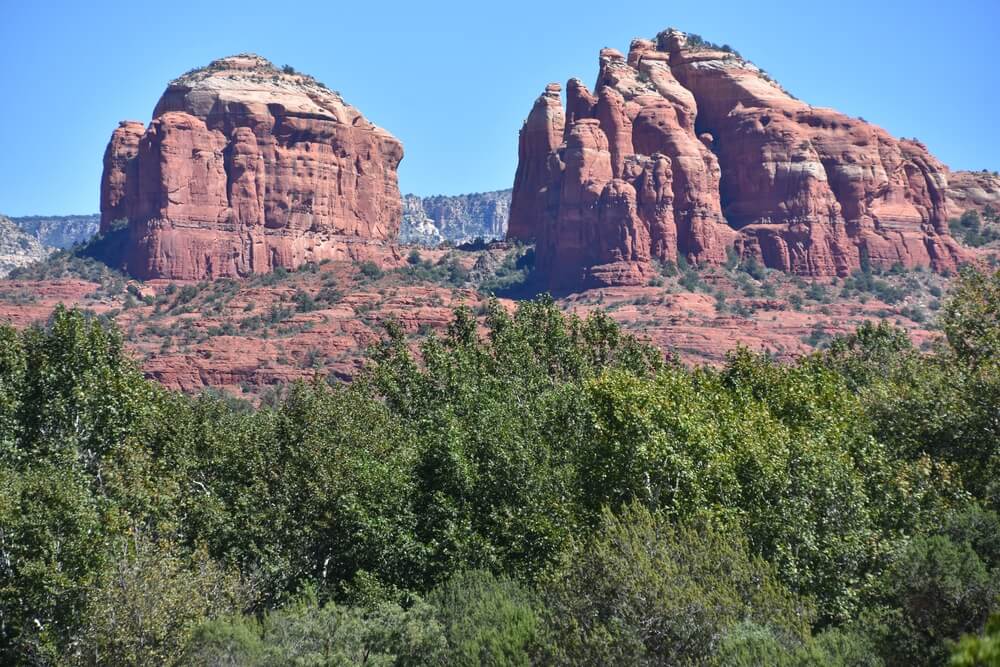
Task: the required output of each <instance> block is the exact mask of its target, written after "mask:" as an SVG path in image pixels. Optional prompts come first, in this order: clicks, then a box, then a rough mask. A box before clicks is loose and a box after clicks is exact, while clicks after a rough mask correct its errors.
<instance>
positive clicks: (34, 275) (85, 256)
mask: <svg viewBox="0 0 1000 667" xmlns="http://www.w3.org/2000/svg"><path fill="white" fill-rule="evenodd" d="M127 246H128V225H127V223H125V222H124V221H122V222H120V223H117V224H115V225H114V226H113V227H112V228H111V230H109V231H108V232H106V233H104V234H95V235H94V236H92V237H91V238H90V239H88V240H86V241H83V242H81V243H77V244H76V245H74V246H72V247H69V248H66V249H63V250H57V251H56V252H54V253H52V254H51V255H49V256H48V257H46V258H45V259H43V260H41V261H38V262H35V263H34V264H29V265H28V266H24V267H21V268H18V269H15V270H14V271H11V273H10V274H9V275H8V278H10V279H13V280H54V279H59V278H80V279H82V280H90V281H92V282H99V283H101V284H102V285H103V284H105V283H112V282H113V283H116V284H117V283H121V284H124V281H125V280H126V279H127V276H126V275H125V274H124V267H125V251H126V248H127Z"/></svg>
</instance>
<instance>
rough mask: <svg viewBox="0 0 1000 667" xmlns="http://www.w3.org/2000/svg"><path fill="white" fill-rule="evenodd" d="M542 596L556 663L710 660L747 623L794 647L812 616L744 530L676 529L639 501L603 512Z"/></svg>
mask: <svg viewBox="0 0 1000 667" xmlns="http://www.w3.org/2000/svg"><path fill="white" fill-rule="evenodd" d="M545 595H546V600H547V602H548V605H549V608H548V612H547V613H548V614H549V624H550V626H551V629H550V632H551V633H552V635H553V636H552V638H551V640H550V641H549V642H548V643H547V650H548V651H549V652H551V655H549V656H548V658H547V659H546V660H544V662H546V663H549V662H551V663H552V664H571V665H619V664H629V665H645V664H650V665H652V664H692V665H697V664H708V663H709V661H710V660H711V658H712V656H713V655H714V654H715V653H716V651H717V650H718V649H719V643H720V639H721V637H722V636H724V635H725V634H726V633H727V631H729V630H730V629H732V628H733V627H735V626H737V625H738V624H740V623H741V622H744V621H752V622H754V623H756V624H759V625H760V626H762V627H766V628H768V629H769V630H771V631H772V632H773V633H774V635H775V636H776V637H778V638H779V640H778V641H780V642H782V643H789V644H792V645H794V644H797V643H799V642H801V641H802V640H803V639H805V638H806V637H807V636H808V628H809V622H810V620H811V619H812V612H811V609H810V607H809V604H808V603H807V601H805V600H801V599H798V598H796V597H795V596H794V595H792V594H791V593H790V592H789V591H788V590H787V589H785V588H784V587H783V586H782V585H781V584H780V583H779V582H778V580H777V577H776V576H775V572H774V569H773V568H772V567H771V566H770V565H768V564H767V563H766V562H764V561H763V560H762V559H760V558H755V557H752V556H750V555H749V553H748V545H747V543H746V541H745V539H744V538H743V537H742V535H741V534H740V532H739V530H738V528H735V527H734V526H720V527H715V526H712V525H711V524H710V523H704V522H696V523H690V524H688V523H682V524H680V525H673V524H672V523H671V522H670V521H669V520H668V519H667V518H666V516H665V515H664V514H656V513H651V512H649V511H648V510H646V509H645V508H644V507H643V506H641V505H638V504H635V505H631V506H629V507H627V508H625V509H624V510H623V512H622V513H621V515H619V516H615V515H613V514H611V513H610V512H607V511H605V512H604V513H603V515H602V520H601V526H600V528H599V529H598V531H597V533H596V534H595V536H594V537H593V539H590V540H586V541H581V542H578V543H577V544H576V545H575V546H574V548H573V550H572V555H571V557H570V560H569V563H568V564H567V566H566V569H565V570H564V571H563V572H561V573H560V574H559V575H557V577H556V578H555V580H554V581H553V582H551V584H550V585H549V587H548V588H547V590H546V594H545Z"/></svg>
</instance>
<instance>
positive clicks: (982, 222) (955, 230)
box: [948, 207, 1000, 248]
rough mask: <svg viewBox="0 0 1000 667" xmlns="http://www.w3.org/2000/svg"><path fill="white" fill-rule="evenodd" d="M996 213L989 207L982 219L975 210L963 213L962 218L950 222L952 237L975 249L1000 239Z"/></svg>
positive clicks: (949, 227)
mask: <svg viewBox="0 0 1000 667" xmlns="http://www.w3.org/2000/svg"><path fill="white" fill-rule="evenodd" d="M996 222H997V219H996V213H995V212H994V211H993V210H992V209H990V208H989V207H987V209H986V210H984V211H983V215H982V217H980V215H979V213H978V212H977V211H975V210H968V211H965V212H964V213H962V215H961V217H958V218H952V219H951V220H949V221H948V229H949V231H951V235H952V236H954V237H955V238H957V239H959V240H960V241H962V242H963V243H965V244H966V245H968V246H971V247H973V248H978V247H980V246H984V245H986V244H987V243H992V242H993V241H996V240H997V239H1000V229H998V228H997V226H996Z"/></svg>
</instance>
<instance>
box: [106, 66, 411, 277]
mask: <svg viewBox="0 0 1000 667" xmlns="http://www.w3.org/2000/svg"><path fill="white" fill-rule="evenodd" d="M402 157H403V148H402V144H401V143H400V142H399V141H398V140H397V139H396V138H395V137H393V136H392V135H391V134H389V133H388V132H386V131H385V130H383V129H381V128H379V127H377V126H375V125H373V124H372V123H370V122H369V121H368V120H366V119H365V118H364V117H363V116H362V115H361V113H360V112H359V111H358V110H357V109H355V108H354V107H352V106H350V105H348V104H347V103H345V102H344V101H343V99H341V97H340V95H339V94H337V93H335V92H333V91H331V90H329V89H327V88H326V87H325V86H323V85H322V84H320V83H318V82H317V81H316V80H315V79H313V78H312V77H309V76H306V75H302V74H299V73H296V72H294V70H291V69H290V68H283V69H281V70H279V69H277V68H276V67H274V66H273V65H272V64H271V63H270V62H268V61H267V60H265V59H263V58H261V57H259V56H255V55H250V54H244V55H239V56H232V57H228V58H223V59H221V60H216V61H214V62H213V63H211V64H210V65H208V67H205V68H202V69H198V70H193V71H192V72H189V73H187V74H185V75H184V76H182V77H180V78H178V79H176V80H174V81H172V82H171V83H170V85H169V86H168V87H167V90H166V92H164V94H163V96H162V97H161V98H160V101H159V102H158V103H157V105H156V108H155V110H154V111H153V121H152V123H150V125H149V127H148V128H143V126H142V125H141V124H140V123H136V122H130V121H126V122H123V123H121V124H120V126H119V127H118V129H116V130H115V132H114V133H113V134H112V137H111V141H110V142H109V144H108V148H107V151H106V152H105V156H104V174H103V177H102V179H101V229H102V231H107V230H109V229H110V228H111V226H112V223H113V222H114V221H116V220H123V219H124V220H128V222H129V229H128V235H129V240H128V244H127V247H128V250H127V252H126V255H127V256H126V258H125V263H126V266H127V269H128V270H129V272H130V273H132V274H133V275H135V276H136V277H139V278H175V279H202V278H216V277H222V276H242V275H247V274H251V273H261V272H267V271H270V270H272V269H274V268H275V267H279V266H281V267H286V268H287V267H295V266H298V265H300V264H302V263H304V262H307V261H318V260H323V259H339V258H345V257H356V256H358V255H359V254H364V252H365V250H364V249H363V246H365V245H366V244H372V243H375V244H381V243H384V242H385V241H388V240H392V239H394V238H395V236H396V234H397V233H398V231H399V222H400V210H401V204H400V195H399V187H398V184H397V179H396V168H397V166H398V164H399V162H400V160H401V159H402Z"/></svg>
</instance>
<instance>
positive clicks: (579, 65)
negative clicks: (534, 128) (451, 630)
mask: <svg viewBox="0 0 1000 667" xmlns="http://www.w3.org/2000/svg"><path fill="white" fill-rule="evenodd" d="M667 26H675V27H677V28H680V29H682V30H686V31H688V32H696V33H699V34H701V35H702V36H704V37H705V38H706V39H710V40H712V41H715V42H719V43H728V44H731V45H732V46H733V47H735V48H736V49H738V50H739V51H740V52H741V53H742V54H743V55H744V56H746V57H747V58H749V59H750V60H753V61H754V62H755V63H757V64H758V65H759V66H761V67H763V68H764V69H766V70H767V71H768V72H770V73H771V74H772V75H773V76H774V77H775V78H776V79H777V80H778V81H780V82H781V83H782V84H783V85H784V86H785V87H786V88H787V89H788V90H789V91H790V92H792V93H793V94H795V95H796V96H798V97H799V98H801V99H803V100H805V101H807V102H809V103H811V104H814V105H817V106H830V107H834V108H836V109H839V110H840V111H843V112H845V113H847V114H850V115H852V116H863V117H864V118H866V119H868V120H869V121H872V122H875V123H877V124H879V125H881V126H883V127H885V128H886V129H887V130H888V131H889V132H891V133H892V134H894V135H896V136H906V137H913V136H915V137H917V138H919V139H921V140H922V141H924V142H925V143H926V144H927V146H928V147H929V148H930V150H931V152H933V153H934V154H935V155H936V156H938V157H939V158H940V159H942V160H943V161H944V162H945V163H946V164H948V165H949V166H951V167H952V168H953V169H990V170H996V169H1000V132H998V131H997V120H996V119H997V114H998V109H1000V74H998V67H997V57H996V54H995V51H996V47H997V44H998V42H1000V39H998V38H1000V0H950V1H949V2H940V1H938V2H929V1H924V0H909V1H904V0H864V1H857V0H839V1H838V2H824V3H812V2H808V1H803V0H795V1H793V2H766V1H763V0H760V1H758V2H738V3H730V2H721V1H719V2H709V1H706V0H700V1H694V2H690V1H686V0H685V1H679V0H675V1H670V0H658V1H655V2H645V1H643V0H632V1H631V2H628V3H621V2H609V1H607V0H606V1H605V2H584V1H578V2H544V1H539V0H534V1H532V2H524V1H521V0H508V1H505V2H489V3H483V2H480V3H476V2H432V1H426V2H415V3H414V2H410V3H385V2H377V1H374V0H370V1H367V2H365V1H361V2H349V3H345V2H284V3H280V2H278V3H276V2H274V1H273V0H270V1H269V2H253V1H246V2H241V3H238V4H228V3H203V2H189V1H187V0H174V1H173V2H169V3H155V4H154V3H149V4H145V3H136V2H132V3H120V2H119V3H116V2H101V1H100V0H97V1H94V2H28V1H27V0H17V1H14V0H0V90H3V91H4V95H3V97H2V100H0V212H3V213H6V214H8V215H27V214H32V213H38V214H68V213H86V212H96V211H97V209H98V200H99V193H98V189H99V182H100V176H101V157H102V155H103V152H104V147H105V145H106V143H107V140H108V138H109V136H110V135H111V132H112V130H113V129H114V128H115V127H116V126H117V123H118V121H119V120H122V119H126V118H127V119H136V120H141V121H143V122H146V123H148V122H149V120H150V113H151V112H152V109H153V106H154V105H155V103H156V100H157V99H158V98H159V95H160V93H161V92H162V91H163V88H164V86H165V84H166V82H167V81H168V80H169V79H171V78H174V77H176V76H178V75H179V74H181V73H182V72H184V71H186V70H188V69H190V68H192V67H195V66H200V65H204V64H207V63H208V62H209V61H211V60H213V59H215V58H219V57H222V56H225V55H230V54H233V53H238V52H243V51H253V52H256V53H259V54H261V55H263V56H264V57H266V58H269V59H270V60H272V61H273V62H274V63H275V64H277V65H279V66H280V65H283V64H286V63H287V64H290V65H293V66H294V67H295V68H297V69H299V70H301V71H304V72H307V73H310V74H312V75H314V76H315V77H316V78H317V79H319V80H320V81H322V82H324V83H325V84H326V85H328V86H329V87H331V88H333V89H335V90H339V91H340V92H341V93H342V94H343V96H344V98H345V99H346V100H347V101H348V102H350V103H351V104H353V105H355V106H356V107H358V108H359V109H360V110H361V111H362V113H364V114H365V115H366V116H367V117H368V118H369V119H370V120H372V121H373V122H375V123H377V124H379V125H381V126H382V127H385V128H386V129H388V130H389V131H390V132H392V133H393V134H395V135H396V136H397V137H399V138H400V139H401V140H402V141H403V144H404V147H405V151H406V157H405V158H404V160H403V163H402V165H401V167H400V186H401V189H402V190H403V191H404V192H414V193H417V194H421V195H429V194H438V193H443V194H460V193H466V192H475V191H482V190H493V189H499V188H505V187H510V185H511V183H512V182H513V179H514V169H515V167H516V163H517V132H518V129H519V127H520V125H521V122H522V121H523V119H524V117H525V116H526V115H527V113H528V111H529V109H530V108H531V104H532V102H533V101H534V99H535V97H537V96H538V94H539V93H541V91H542V89H543V88H544V86H545V84H546V83H547V82H549V81H559V82H565V81H566V80H567V79H568V78H570V77H573V76H578V77H580V78H582V79H583V80H584V81H587V82H593V80H594V78H595V77H596V74H597V53H598V51H599V49H601V48H602V47H604V46H612V47H615V48H618V49H620V50H622V51H625V50H626V49H627V48H628V44H629V41H630V40H631V39H632V38H633V37H636V36H645V37H651V36H652V35H654V34H655V33H656V32H658V31H659V30H661V29H663V28H665V27H667Z"/></svg>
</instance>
